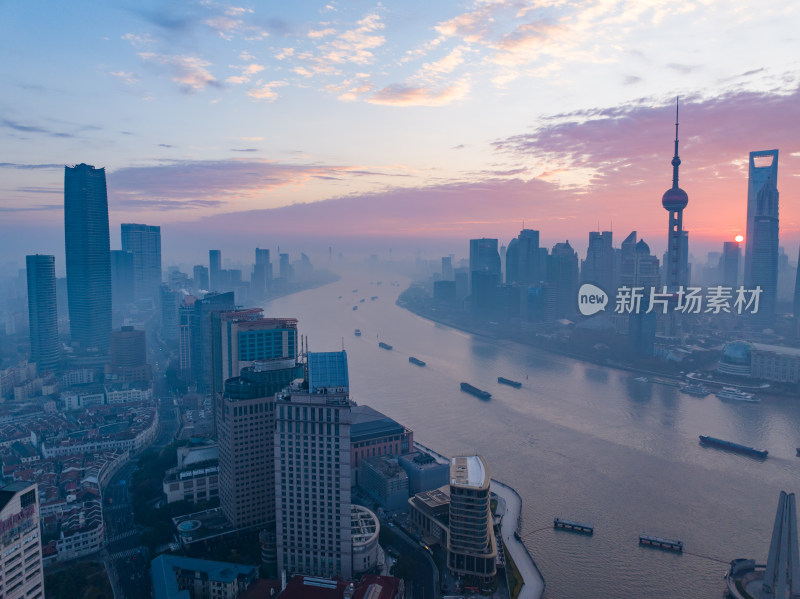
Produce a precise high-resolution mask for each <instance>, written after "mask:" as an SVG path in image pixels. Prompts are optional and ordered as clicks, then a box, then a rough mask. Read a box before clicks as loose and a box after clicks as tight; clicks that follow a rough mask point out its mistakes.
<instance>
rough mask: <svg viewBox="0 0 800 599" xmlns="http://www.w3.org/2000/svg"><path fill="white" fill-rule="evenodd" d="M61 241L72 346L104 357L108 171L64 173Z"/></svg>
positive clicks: (108, 252)
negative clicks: (64, 253)
mask: <svg viewBox="0 0 800 599" xmlns="http://www.w3.org/2000/svg"><path fill="white" fill-rule="evenodd" d="M64 240H65V246H66V258H67V261H66V262H67V295H68V299H69V325H70V331H71V337H72V343H73V345H76V346H78V347H79V348H81V349H88V348H96V349H98V350H100V351H101V352H104V353H105V352H108V349H109V345H110V343H111V247H110V241H109V235H108V196H107V192H106V171H105V169H104V168H99V169H96V168H94V167H93V166H91V165H88V164H79V165H77V166H74V167H69V166H67V167H65V170H64Z"/></svg>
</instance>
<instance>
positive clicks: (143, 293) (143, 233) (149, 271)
mask: <svg viewBox="0 0 800 599" xmlns="http://www.w3.org/2000/svg"><path fill="white" fill-rule="evenodd" d="M121 229H122V249H123V251H127V252H131V253H132V254H133V280H134V291H135V293H136V297H138V298H144V297H149V298H156V297H157V296H158V290H159V287H160V285H161V227H154V226H150V225H139V224H133V223H123V224H122V226H121Z"/></svg>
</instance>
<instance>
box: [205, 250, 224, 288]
mask: <svg viewBox="0 0 800 599" xmlns="http://www.w3.org/2000/svg"><path fill="white" fill-rule="evenodd" d="M221 275H222V252H221V251H220V250H208V277H209V283H210V286H211V289H210V290H211V291H223V289H222V278H221Z"/></svg>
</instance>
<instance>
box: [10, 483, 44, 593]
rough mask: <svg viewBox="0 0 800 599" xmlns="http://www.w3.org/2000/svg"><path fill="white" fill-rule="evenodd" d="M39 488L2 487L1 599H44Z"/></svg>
mask: <svg viewBox="0 0 800 599" xmlns="http://www.w3.org/2000/svg"><path fill="white" fill-rule="evenodd" d="M37 489H38V487H37V485H36V483H30V482H21V481H20V482H13V483H11V484H9V485H6V486H4V487H0V597H4V599H22V598H25V599H37V598H39V597H42V598H43V597H44V596H45V595H44V574H43V573H42V538H41V532H40V530H39V501H38V497H37Z"/></svg>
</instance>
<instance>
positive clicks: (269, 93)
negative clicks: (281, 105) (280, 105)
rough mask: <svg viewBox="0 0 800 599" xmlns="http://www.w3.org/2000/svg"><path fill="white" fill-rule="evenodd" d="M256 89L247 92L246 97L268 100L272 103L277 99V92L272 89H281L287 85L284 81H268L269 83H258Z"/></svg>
mask: <svg viewBox="0 0 800 599" xmlns="http://www.w3.org/2000/svg"><path fill="white" fill-rule="evenodd" d="M257 85H258V87H254V88H251V89H250V90H248V92H247V95H248V96H250V97H251V98H255V99H256V100H269V101H272V100H274V99H276V98H277V97H278V94H277V92H276V91H275V90H274V89H273V88H276V87H283V86H285V85H289V84H288V83H286V82H285V81H270V82H269V83H261V82H260V81H259V82H258V84H257Z"/></svg>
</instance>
